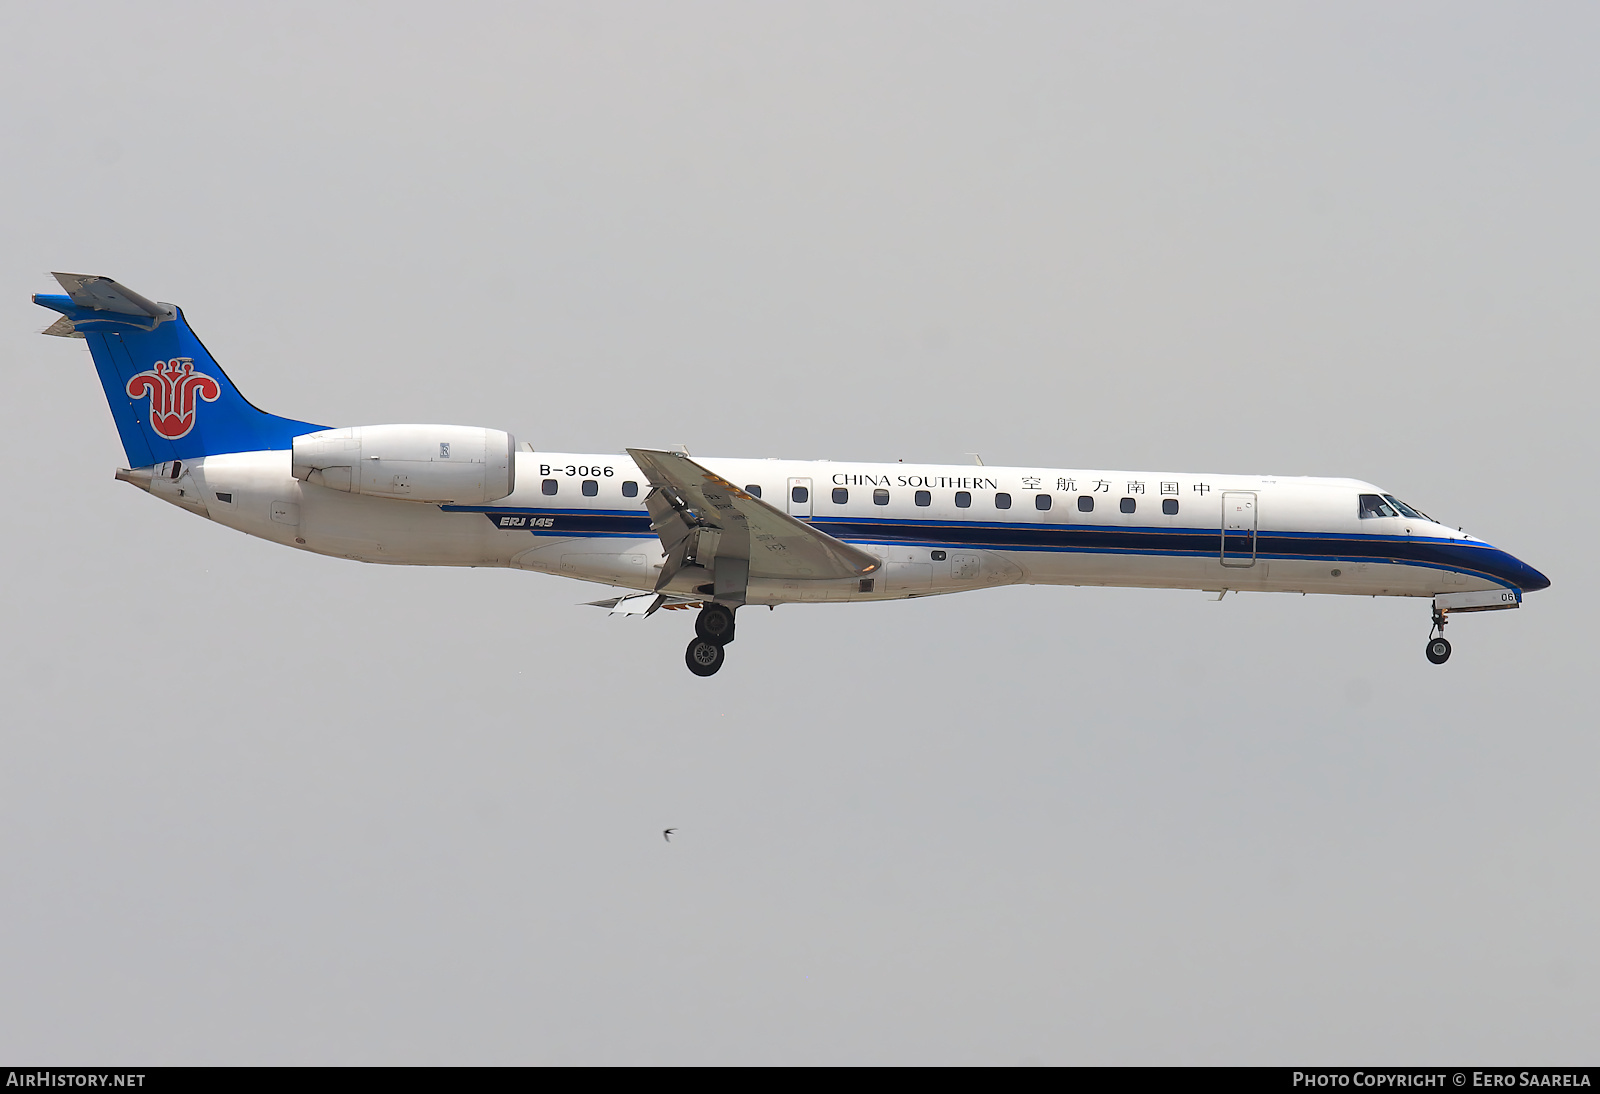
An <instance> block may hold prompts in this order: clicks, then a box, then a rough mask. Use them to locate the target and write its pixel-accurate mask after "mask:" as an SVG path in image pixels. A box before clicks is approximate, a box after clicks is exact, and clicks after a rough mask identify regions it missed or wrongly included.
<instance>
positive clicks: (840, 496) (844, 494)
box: [833, 486, 850, 505]
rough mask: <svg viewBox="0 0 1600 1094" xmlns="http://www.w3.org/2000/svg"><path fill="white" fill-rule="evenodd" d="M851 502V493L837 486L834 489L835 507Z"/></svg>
mask: <svg viewBox="0 0 1600 1094" xmlns="http://www.w3.org/2000/svg"><path fill="white" fill-rule="evenodd" d="M849 500H850V491H848V490H846V489H845V488H844V487H842V486H835V487H834V488H833V504H835V505H843V504H844V503H845V502H847V501H849Z"/></svg>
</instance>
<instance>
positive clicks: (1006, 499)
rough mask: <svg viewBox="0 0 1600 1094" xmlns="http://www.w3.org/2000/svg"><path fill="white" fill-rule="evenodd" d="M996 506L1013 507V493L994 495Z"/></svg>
mask: <svg viewBox="0 0 1600 1094" xmlns="http://www.w3.org/2000/svg"><path fill="white" fill-rule="evenodd" d="M994 507H995V508H996V509H1010V508H1011V495H1010V494H996V495H995V496H994Z"/></svg>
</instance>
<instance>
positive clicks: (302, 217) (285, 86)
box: [0, 3, 1600, 1063]
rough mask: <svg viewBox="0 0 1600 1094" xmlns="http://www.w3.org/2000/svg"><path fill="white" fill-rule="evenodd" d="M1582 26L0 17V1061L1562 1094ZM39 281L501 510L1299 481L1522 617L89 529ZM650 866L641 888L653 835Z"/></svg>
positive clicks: (1589, 164)
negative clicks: (683, 476)
mask: <svg viewBox="0 0 1600 1094" xmlns="http://www.w3.org/2000/svg"><path fill="white" fill-rule="evenodd" d="M1597 31H1600V11H1597V9H1596V8H1595V7H1594V6H1593V5H1581V4H1553V3H1551V4H1538V5H1511V4H1502V5H1482V4H1463V3H1450V4H1395V3H1383V4H1351V3H1339V4H1320V5H1318V4H1257V5H1250V4H1221V5H1219V4H1212V5H1188V4H1175V5H1160V4H1142V5H1126V4H1101V5H1065V4H1053V5H1019V4H995V3H987V4H982V5H979V4H967V5H958V4H930V3H918V4H884V3H879V4H862V3H848V4H818V3H811V4H804V5H801V4H791V5H756V4H750V5H737V4H673V5H664V4H637V5H624V4H609V5H604V4H570V5H558V4H504V5H484V4H472V3H454V4H445V5H441V4H383V5H377V4H368V5H329V4H326V3H317V4H288V3H284V4H273V5H270V6H269V5H262V6H259V7H257V8H256V9H255V10H254V11H253V12H246V13H242V14H241V12H240V11H239V10H238V9H237V8H236V7H234V6H219V5H201V4H194V5H182V4H167V3H154V4H141V5H137V6H132V7H130V6H128V5H118V4H105V3H83V4H79V5H76V6H74V7H73V8H72V9H71V11H70V12H68V11H67V10H65V9H62V8H60V7H59V6H51V5H45V4H21V3H16V4H10V5H7V6H4V7H0V103H3V104H4V105H3V106H0V198H3V199H4V207H5V209H6V210H7V211H8V212H7V215H6V216H5V217H3V218H0V253H3V254H4V255H5V256H6V261H5V262H4V263H3V268H0V289H3V292H0V317H3V320H4V321H3V322H0V368H3V375H4V377H5V382H6V384H7V397H6V398H5V399H4V400H3V401H0V415H3V419H4V423H3V424H4V428H3V429H0V443H3V445H4V451H5V454H6V465H7V466H8V467H9V468H10V469H11V472H12V475H11V479H12V489H11V493H10V500H9V502H8V506H7V515H6V518H5V527H6V529H7V535H6V536H5V537H4V539H3V541H0V562H3V566H4V573H5V575H6V576H5V579H4V581H3V583H0V596H3V610H4V618H5V619H6V621H7V623H8V626H7V627H6V628H5V632H4V635H3V638H0V642H3V643H4V652H3V657H0V688H3V694H4V696H5V710H6V717H5V729H4V731H3V733H0V846H3V849H4V854H3V859H0V862H3V864H4V868H3V869H0V982H3V983H4V984H5V985H6V990H5V991H4V993H0V1058H4V1059H8V1060H13V1061H16V1060H26V1061H28V1062H30V1063H31V1062H36V1061H37V1062H59V1063H67V1062H73V1063H100V1062H106V1063H110V1062H124V1061H126V1062H151V1063H201V1062H228V1063H361V1062H394V1063H409V1062H426V1063H449V1062H482V1063H541V1062H567V1063H707V1062H727V1063H913V1062H922V1063H1016V1062H1023V1061H1039V1062H1044V1063H1119V1062H1152V1063H1218V1062H1246V1063H1337V1062H1347V1063H1371V1062H1378V1061H1384V1062H1440V1061H1445V1062H1453V1061H1461V1062H1474V1063H1492V1062H1506V1063H1532V1062H1540V1063H1577V1062H1587V1063H1592V1062H1593V1061H1594V1059H1595V1056H1596V1047H1597V1040H1600V1038H1597V1035H1596V1033H1595V1031H1596V1030H1597V1029H1600V923H1597V921H1596V920H1597V912H1596V908H1597V907H1600V884H1597V881H1596V870H1595V864H1596V858H1597V855H1596V838H1597V837H1596V832H1597V831H1600V806H1597V803H1596V798H1595V794H1594V775H1595V771H1596V768H1597V761H1600V745H1597V743H1596V733H1595V722H1596V718H1595V711H1594V705H1595V704H1594V700H1593V687H1592V683H1591V671H1590V662H1591V661H1592V659H1593V651H1594V643H1593V640H1592V638H1591V637H1590V635H1591V629H1590V628H1591V627H1592V622H1591V620H1590V619H1589V618H1588V616H1589V614H1590V609H1591V608H1592V606H1593V605H1594V604H1595V603H1596V597H1595V592H1596V588H1595V585H1596V582H1595V579H1594V573H1593V562H1592V558H1591V556H1592V554H1593V550H1592V544H1593V542H1594V535H1595V533H1596V531H1597V529H1596V519H1595V504H1594V503H1593V502H1592V501H1591V500H1589V497H1588V495H1589V489H1588V488H1589V486H1590V479H1591V477H1592V476H1593V474H1594V472H1595V461H1594V458H1593V456H1592V454H1591V452H1592V441H1591V437H1592V433H1593V430H1592V427H1591V419H1592V416H1593V406H1594V397H1595V394H1596V387H1597V385H1596V380H1595V378H1594V351H1595V346H1596V324H1595V315H1596V310H1595V304H1594V301H1595V299H1596V291H1597V288H1600V284H1597V280H1600V279H1597V260H1596V255H1597V254H1600V238H1597V237H1600V231H1597V219H1596V215H1595V195H1596V194H1597V193H1600V168H1597V164H1600V159H1597V153H1600V139H1597V137H1596V133H1597V132H1600V126H1597V121H1600V118H1597V116H1596V114H1597V106H1596V104H1597V103H1600V75H1597V73H1600V70H1597V67H1596V65H1595V64H1594V58H1595V56H1596V54H1597V46H1600V40H1597V38H1600V35H1597ZM52 269H61V270H69V271H76V272H85V273H103V274H108V275H110V276H113V277H116V278H117V279H119V280H121V281H123V282H125V283H126V284H128V285H129V286H131V287H133V288H135V289H137V290H138V291H140V292H142V293H144V294H146V295H148V296H151V297H155V298H157V299H161V300H167V301H172V302H174V303H178V304H180V305H182V306H183V307H184V308H185V311H186V313H187V315H188V317H189V319H190V321H191V322H192V323H193V325H194V327H195V329H196V330H197V332H198V333H199V334H200V336H201V338H202V339H204V340H205V342H206V343H207V345H208V347H209V348H210V349H211V350H212V352H213V353H214V354H215V355H216V356H217V358H218V359H219V361H220V362H221V363H222V364H223V366H224V367H225V368H227V369H228V371H229V374H230V375H231V377H232V378H233V379H234V381H235V382H236V383H237V384H238V385H239V387H240V388H241V390H243V391H244V393H245V394H246V395H247V396H248V397H249V398H251V399H252V400H253V401H254V402H256V403H257V404H259V405H261V406H263V407H265V408H267V409H269V410H272V411H274V412H276V413H282V414H287V415H291V416H296V417H302V418H305V419H307V420H310V421H315V422H322V423H327V424H330V425H347V424H364V423H374V422H387V421H445V422H457V423H462V424H473V425H487V426H493V427H497V428H504V429H509V430H511V431H513V432H515V433H516V435H517V436H518V438H519V439H523V440H528V441H531V442H532V443H533V444H535V445H536V446H538V447H541V448H551V449H575V450H580V451H584V450H588V451H597V452H619V451H620V450H621V449H622V448H624V447H625V446H629V445H634V446H638V445H663V444H671V443H676V442H683V443H686V444H688V445H689V446H690V447H691V448H692V449H693V450H694V451H695V452H696V453H697V454H703V455H730V456H731V455H748V456H769V455H770V456H787V457H798V458H808V457H834V458H860V459H895V458H901V457H904V458H906V459H916V460H946V461H950V462H961V461H963V460H964V459H965V457H964V456H963V455H962V453H964V452H967V451H972V450H977V451H980V452H982V453H983V454H984V456H985V457H986V458H987V459H988V460H989V461H990V462H991V463H1000V462H1006V463H1038V464H1050V465H1066V466H1086V467H1127V468H1150V469H1165V468H1187V469H1195V470H1209V471H1218V472H1228V471H1237V472H1258V471H1259V472H1277V473H1282V474H1333V475H1345V474H1347V475H1353V476H1358V477H1362V478H1367V479H1371V480H1374V481H1377V482H1379V483H1381V484H1383V485H1384V486H1386V487H1387V488H1389V489H1391V490H1393V491H1394V492H1395V493H1397V494H1399V495H1400V496H1401V497H1403V498H1405V499H1407V500H1408V501H1410V502H1412V503H1413V504H1416V505H1418V506H1421V507H1422V508H1424V509H1426V510H1428V511H1429V512H1431V513H1434V514H1435V515H1437V516H1439V517H1440V519H1442V520H1446V521H1448V522H1449V523H1451V524H1460V525H1465V526H1466V528H1467V529H1468V530H1469V531H1472V532H1475V533H1477V534H1479V535H1482V536H1484V537H1485V538H1487V539H1488V540H1490V541H1491V542H1493V543H1495V544H1496V545H1498V546H1502V547H1504V548H1506V549H1507V550H1510V551H1511V552H1512V553H1514V554H1516V555H1518V556H1519V557H1521V558H1523V559H1525V560H1526V561H1528V562H1529V563H1530V564H1532V565H1534V566H1536V567H1538V568H1539V569H1541V570H1543V571H1544V572H1546V573H1547V574H1548V575H1549V576H1550V577H1551V579H1552V581H1553V582H1554V585H1553V587H1552V588H1551V589H1550V590H1548V591H1547V592H1543V593H1539V594H1535V595H1533V596H1531V597H1530V598H1529V601H1528V604H1527V606H1526V607H1525V609H1524V610H1522V611H1519V612H1514V613H1502V614H1498V615H1480V616H1474V617H1468V618H1466V619H1463V620H1461V621H1460V622H1458V623H1456V624H1453V625H1452V626H1451V629H1450V637H1451V639H1452V640H1453V641H1454V643H1455V647H1456V653H1455V657H1454V658H1453V659H1452V661H1451V662H1450V664H1448V665H1447V666H1444V667H1442V668H1435V667H1433V666H1431V665H1429V664H1427V662H1426V661H1425V660H1424V659H1423V652H1422V644H1423V640H1424V638H1425V637H1426V634H1427V622H1428V621H1427V610H1426V606H1425V604H1424V603H1423V602H1412V601H1385V600H1357V599H1343V598H1334V597H1326V598H1314V597H1311V598H1298V597H1287V596H1269V595H1255V596H1243V597H1239V598H1233V597H1230V598H1229V599H1228V600H1226V601H1224V602H1223V603H1220V604H1213V603H1210V602H1208V598H1206V597H1205V596H1204V595H1202V594H1198V593H1183V592H1154V591H1118V590H1089V589H1028V588H1012V589H1003V590H996V591H989V592H981V593H973V594H968V595H965V596H959V597H941V598H934V599H929V600H925V601H917V602H909V603H901V604H889V605H861V606H855V607H788V608H785V609H784V610H783V611H781V612H772V613H760V614H756V613H754V612H752V613H750V614H749V615H748V616H746V617H744V621H743V624H742V626H741V629H740V641H739V642H738V644H737V645H736V646H735V647H733V648H732V649H731V650H730V657H729V665H728V668H727V669H726V670H725V671H724V672H722V673H721V674H720V675H719V676H717V677H716V678H715V679H714V680H710V681H700V680H695V679H693V678H691V677H689V675H688V674H687V673H686V672H685V671H684V668H683V665H682V660H681V648H682V646H683V644H684V642H685V641H687V637H688V632H689V626H688V621H687V620H686V619H684V618H683V617H682V616H681V615H679V616H677V617H672V616H669V615H665V613H664V615H663V616H661V617H657V618H653V619H650V620H648V621H645V622H631V621H630V622H625V621H622V620H615V619H608V618H607V617H606V616H605V615H604V614H603V613H601V612H598V611H596V610H594V609H592V608H581V607H577V606H575V605H576V604H578V603H579V602H580V601H583V600H588V599H594V597H595V596H597V595H601V594H602V593H603V590H602V589H600V588H599V587H595V586H585V585H580V584H577V583H573V582H563V581H560V580H557V579H554V578H549V577H543V576H536V575H530V574H524V573H512V572H500V571H485V570H443V569H433V570H429V569H403V568H386V567H376V566H362V565H358V564H355V563H350V562H343V561H336V560H332V559H328V558H322V557H316V556H310V555H299V554H295V553H293V552H288V551H284V550H282V549H280V548H277V547H274V546H271V545H268V544H265V543H262V542H259V541H255V540H251V539H248V538H245V537H243V536H240V535H238V534H237V533H234V532H230V531H227V530H225V529H223V528H220V527H217V526H212V525H209V524H207V523H206V522H204V521H200V520H196V519H194V518H192V517H190V516H188V515H187V514H185V513H182V512H180V511H179V510H177V509H175V508H172V507H169V506H165V505H162V504H161V503H159V502H157V501H156V500H154V499H153V498H150V497H148V496H146V495H143V494H141V493H139V492H138V491H135V490H132V489H129V488H128V487H127V486H125V485H123V484H119V483H115V482H113V480H112V478H111V471H112V469H113V468H114V467H115V466H117V465H118V464H120V462H121V461H122V452H121V450H120V448H119V446H118V444H117V439H116V434H115V430H114V429H113V427H112V425H111V422H110V419H109V415H108V414H107V412H106V410H105V407H104V403H103V399H102V396H101V394H100V391H99V388H98V385H97V383H96V381H95V379H94V374H93V370H92V367H91V365H90V362H89V359H88V355H87V353H86V352H84V350H83V349H82V347H81V344H76V343H67V342H61V341H55V340H49V339H43V338H39V337H37V335H36V333H35V332H37V331H38V330H40V329H42V328H43V327H44V326H45V325H46V324H47V323H48V321H49V320H50V318H51V316H50V315H49V314H48V313H46V312H44V311H42V310H40V309H37V308H34V307H33V306H32V305H31V304H29V302H28V295H29V294H30V293H32V292H38V291H47V290H50V289H51V288H52V284H53V283H52V282H51V281H50V280H49V279H48V271H50V270H52ZM669 825H670V826H675V827H677V828H678V830H679V834H678V835H677V836H675V837H674V840H673V842H672V843H671V844H665V843H664V842H663V841H662V839H661V837H660V832H661V830H662V829H663V828H665V827H668V826H669Z"/></svg>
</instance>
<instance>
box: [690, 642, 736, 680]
mask: <svg viewBox="0 0 1600 1094" xmlns="http://www.w3.org/2000/svg"><path fill="white" fill-rule="evenodd" d="M726 656H727V655H726V654H725V653H723V650H722V643H720V642H713V641H711V640H710V639H709V638H696V639H695V640H694V641H693V642H690V643H689V648H688V649H687V650H685V651H684V654H683V660H684V662H685V663H686V664H687V665H688V666H689V671H690V672H692V673H694V674H695V675H696V676H715V675H716V673H717V670H718V669H720V668H721V667H722V661H723V658H724V657H726Z"/></svg>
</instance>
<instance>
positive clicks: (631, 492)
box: [622, 479, 639, 498]
mask: <svg viewBox="0 0 1600 1094" xmlns="http://www.w3.org/2000/svg"><path fill="white" fill-rule="evenodd" d="M622 496H623V497H625V498H636V497H638V496H639V484H638V483H636V482H634V481H633V480H632V479H629V480H628V481H627V482H625V483H623V484H622Z"/></svg>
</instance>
